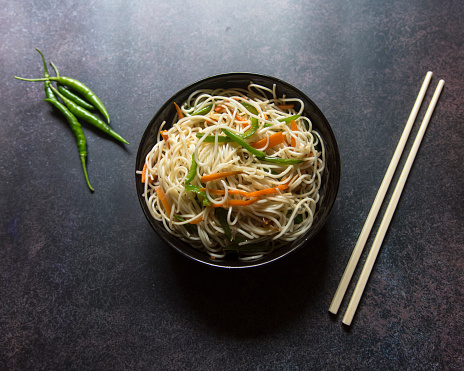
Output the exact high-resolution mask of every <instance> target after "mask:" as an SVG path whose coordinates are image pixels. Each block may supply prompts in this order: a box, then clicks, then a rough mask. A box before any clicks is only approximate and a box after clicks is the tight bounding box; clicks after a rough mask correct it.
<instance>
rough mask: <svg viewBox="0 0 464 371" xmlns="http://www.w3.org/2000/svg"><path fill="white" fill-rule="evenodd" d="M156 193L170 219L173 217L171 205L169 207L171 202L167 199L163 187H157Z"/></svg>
mask: <svg viewBox="0 0 464 371" xmlns="http://www.w3.org/2000/svg"><path fill="white" fill-rule="evenodd" d="M155 191H156V194H157V195H158V198H159V200H160V201H161V203H162V204H163V207H164V211H166V214H167V216H168V218H170V217H171V205H169V201H168V199H167V198H166V195H165V194H164V192H163V190H162V189H161V187H156V188H155Z"/></svg>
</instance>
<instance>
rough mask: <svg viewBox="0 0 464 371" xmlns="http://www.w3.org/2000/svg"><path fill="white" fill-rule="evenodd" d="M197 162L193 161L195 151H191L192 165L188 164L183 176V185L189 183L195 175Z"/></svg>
mask: <svg viewBox="0 0 464 371" xmlns="http://www.w3.org/2000/svg"><path fill="white" fill-rule="evenodd" d="M197 167H198V166H197V162H196V161H195V153H192V165H191V166H190V170H189V172H188V173H187V175H186V176H185V185H187V184H189V183H190V182H191V181H192V180H193V179H194V178H195V176H196V175H197Z"/></svg>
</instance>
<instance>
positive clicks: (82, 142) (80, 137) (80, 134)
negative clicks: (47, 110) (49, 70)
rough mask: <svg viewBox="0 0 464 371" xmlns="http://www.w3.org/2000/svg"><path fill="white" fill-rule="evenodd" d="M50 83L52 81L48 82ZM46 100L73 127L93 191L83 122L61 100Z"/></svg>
mask: <svg viewBox="0 0 464 371" xmlns="http://www.w3.org/2000/svg"><path fill="white" fill-rule="evenodd" d="M48 83H50V82H48ZM45 102H48V103H50V104H51V105H53V106H54V107H55V108H56V109H58V111H60V112H61V113H62V114H63V116H64V117H65V118H66V120H67V121H68V123H69V126H70V127H71V130H72V132H73V133H74V136H75V137H76V141H77V149H78V151H79V157H80V159H81V163H82V169H83V170H84V176H85V180H86V182H87V185H88V187H89V189H90V190H91V191H93V188H92V186H91V185H90V181H89V177H88V175H87V168H86V166H85V158H86V157H87V141H86V139H85V136H84V131H83V130H82V127H81V124H80V123H79V121H77V118H76V116H74V115H73V114H72V113H71V112H70V111H69V110H68V109H67V108H66V107H65V106H64V105H63V104H62V103H61V102H59V101H58V100H57V99H56V98H47V99H45Z"/></svg>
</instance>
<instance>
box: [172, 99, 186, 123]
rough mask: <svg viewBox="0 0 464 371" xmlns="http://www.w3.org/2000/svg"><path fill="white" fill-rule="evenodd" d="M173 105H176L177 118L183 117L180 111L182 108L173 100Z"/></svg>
mask: <svg viewBox="0 0 464 371" xmlns="http://www.w3.org/2000/svg"><path fill="white" fill-rule="evenodd" d="M174 106H176V111H177V116H179V120H180V119H183V118H184V114H183V113H182V110H181V109H180V107H179V106H178V105H177V103H176V102H174Z"/></svg>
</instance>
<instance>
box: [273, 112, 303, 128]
mask: <svg viewBox="0 0 464 371" xmlns="http://www.w3.org/2000/svg"><path fill="white" fill-rule="evenodd" d="M300 116H301V115H293V116H288V117H283V118H280V119H277V121H279V122H285V123H286V124H290V123H291V122H292V121H293V120H296V119H298V118H300ZM271 126H272V124H264V127H265V128H269V127H271Z"/></svg>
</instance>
